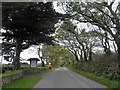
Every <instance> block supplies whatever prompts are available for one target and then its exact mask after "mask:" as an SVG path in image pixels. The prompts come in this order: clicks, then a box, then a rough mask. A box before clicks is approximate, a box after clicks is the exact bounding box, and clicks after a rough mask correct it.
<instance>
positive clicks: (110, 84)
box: [70, 68, 119, 90]
mask: <svg viewBox="0 0 120 90" xmlns="http://www.w3.org/2000/svg"><path fill="white" fill-rule="evenodd" d="M70 69H71V70H73V71H75V72H77V73H79V74H81V75H83V76H85V77H87V78H90V79H92V80H95V81H97V82H99V83H101V84H103V85H106V86H107V87H109V88H111V89H112V90H119V89H118V81H114V80H109V79H106V78H103V77H102V76H101V77H99V76H96V75H95V74H92V73H89V72H85V71H81V70H77V69H74V68H70Z"/></svg>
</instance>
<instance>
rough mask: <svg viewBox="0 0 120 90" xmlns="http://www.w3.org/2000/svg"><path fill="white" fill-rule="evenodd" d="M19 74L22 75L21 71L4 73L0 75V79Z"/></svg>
mask: <svg viewBox="0 0 120 90" xmlns="http://www.w3.org/2000/svg"><path fill="white" fill-rule="evenodd" d="M20 73H22V70H16V71H6V72H5V73H3V74H2V77H6V76H12V75H16V74H20Z"/></svg>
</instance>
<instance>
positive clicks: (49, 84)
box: [33, 67, 107, 89]
mask: <svg viewBox="0 0 120 90" xmlns="http://www.w3.org/2000/svg"><path fill="white" fill-rule="evenodd" d="M42 76H43V79H42V80H41V81H40V82H38V83H37V84H36V85H35V86H34V87H33V88H106V89H107V87H105V86H104V85H101V84H98V83H97V82H95V81H92V80H90V79H87V78H86V77H84V76H81V75H79V74H77V73H75V72H73V71H70V70H68V69H67V68H65V67H61V68H58V69H56V70H54V71H52V72H50V73H46V74H43V75H42Z"/></svg>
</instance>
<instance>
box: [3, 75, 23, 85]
mask: <svg viewBox="0 0 120 90" xmlns="http://www.w3.org/2000/svg"><path fill="white" fill-rule="evenodd" d="M22 77H23V74H22V73H19V74H15V75H10V76H4V77H2V84H3V85H5V84H8V83H10V82H12V81H14V80H17V79H20V78H22Z"/></svg>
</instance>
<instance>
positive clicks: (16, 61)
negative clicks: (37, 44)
mask: <svg viewBox="0 0 120 90" xmlns="http://www.w3.org/2000/svg"><path fill="white" fill-rule="evenodd" d="M21 43H22V42H21V40H20V39H16V55H15V58H14V61H13V65H14V70H18V69H19V68H20V53H21V50H22V48H21Z"/></svg>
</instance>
